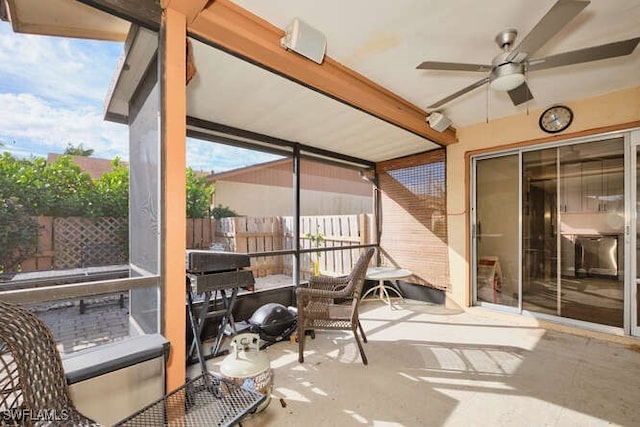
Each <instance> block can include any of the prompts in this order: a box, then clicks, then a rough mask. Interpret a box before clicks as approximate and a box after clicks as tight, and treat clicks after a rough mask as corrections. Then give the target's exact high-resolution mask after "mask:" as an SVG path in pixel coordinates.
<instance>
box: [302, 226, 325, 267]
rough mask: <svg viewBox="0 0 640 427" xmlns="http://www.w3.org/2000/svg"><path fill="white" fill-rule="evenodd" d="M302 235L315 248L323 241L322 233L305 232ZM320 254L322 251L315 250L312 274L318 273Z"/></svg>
mask: <svg viewBox="0 0 640 427" xmlns="http://www.w3.org/2000/svg"><path fill="white" fill-rule="evenodd" d="M304 237H306V238H307V239H308V240H309V241H310V242H311V244H312V245H314V246H315V248H316V249H318V248H319V247H320V244H321V243H322V242H324V234H322V233H318V234H311V233H307V234H305V235H304ZM321 256H322V252H320V251H316V256H315V259H313V260H312V262H313V275H314V276H319V275H320V257H321Z"/></svg>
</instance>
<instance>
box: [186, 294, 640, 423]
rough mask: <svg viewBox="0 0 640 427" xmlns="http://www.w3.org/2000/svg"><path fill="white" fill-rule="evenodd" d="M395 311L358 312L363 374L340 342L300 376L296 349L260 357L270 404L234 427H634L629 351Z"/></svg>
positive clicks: (535, 327) (442, 312)
mask: <svg viewBox="0 0 640 427" xmlns="http://www.w3.org/2000/svg"><path fill="white" fill-rule="evenodd" d="M395 307H396V308H395V309H394V310H391V309H390V308H389V307H388V306H386V305H384V304H382V303H381V302H379V301H366V302H364V303H363V304H362V305H361V319H362V323H363V326H364V329H365V332H366V333H367V337H368V339H369V342H368V343H367V344H365V351H366V353H367V356H368V358H369V365H368V366H364V365H363V364H362V362H361V360H360V356H359V354H358V351H357V348H356V346H355V342H354V340H353V337H352V336H351V334H350V333H342V332H325V331H322V332H320V331H319V332H318V333H317V334H316V339H315V340H311V339H310V338H309V337H307V345H306V351H305V363H304V364H299V363H298V360H297V344H293V343H290V342H282V343H278V344H275V345H273V346H271V347H269V348H267V349H266V350H265V351H266V352H267V354H268V355H269V357H270V359H271V366H272V368H273V371H274V390H273V394H272V398H271V399H272V400H271V403H270V405H269V406H268V408H267V409H266V410H264V411H263V412H261V413H258V414H255V415H253V416H252V417H251V418H250V419H248V420H244V421H243V422H242V424H243V426H245V427H249V426H266V425H269V426H301V425H315V426H356V425H371V426H599V425H622V426H637V425H640V405H638V391H639V390H640V345H639V344H640V341H637V340H634V339H626V338H616V339H615V340H614V341H617V342H613V341H608V340H601V339H599V338H594V336H593V334H585V336H580V335H574V334H568V333H565V332H561V331H558V330H552V329H545V328H543V327H542V326H541V325H540V324H539V322H538V321H536V320H535V319H531V318H525V317H521V316H511V315H502V314H495V313H491V312H487V311H486V310H482V309H474V310H471V311H468V312H463V311H455V310H450V309H446V308H444V307H442V306H434V305H429V304H426V303H421V302H416V301H411V300H407V301H405V302H404V303H397V304H395ZM590 335H591V336H590ZM614 338H615V337H614ZM222 360H223V358H222V357H219V358H216V359H212V360H210V361H208V364H209V367H210V369H211V370H212V371H214V372H219V366H218V365H219V364H220V363H221V362H222ZM191 368H194V367H193V366H192V367H191ZM195 369H197V366H196V367H195Z"/></svg>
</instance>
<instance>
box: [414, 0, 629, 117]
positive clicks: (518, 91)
mask: <svg viewBox="0 0 640 427" xmlns="http://www.w3.org/2000/svg"><path fill="white" fill-rule="evenodd" d="M589 3H590V1H576V0H558V1H557V2H556V4H554V5H553V7H552V8H551V9H549V11H548V12H547V14H546V15H545V16H544V17H543V18H542V19H541V20H540V22H538V23H537V24H536V26H535V27H534V28H533V29H532V30H531V32H530V33H529V34H527V35H526V36H525V37H524V39H523V40H522V41H521V42H520V44H519V45H517V46H516V47H513V46H514V42H515V40H516V36H517V35H518V32H517V31H516V30H515V29H511V28H510V29H507V30H504V31H501V32H500V33H498V35H497V36H496V37H495V41H496V43H497V44H498V46H499V47H500V48H501V49H502V50H503V52H502V53H500V54H498V55H497V56H496V57H495V58H493V61H492V62H491V65H485V64H465V63H458V62H437V61H426V62H423V63H422V64H420V65H418V67H417V68H418V69H420V70H441V71H472V72H480V73H488V75H487V76H485V77H483V78H482V79H481V80H478V81H477V82H475V83H473V84H472V85H470V86H467V87H465V88H464V89H460V90H459V91H457V92H455V93H453V94H451V95H449V96H447V97H446V98H443V99H441V100H440V101H438V102H436V103H434V104H432V105H430V106H429V107H427V108H428V109H436V108H439V107H441V106H442V105H444V104H446V103H448V102H450V101H452V100H454V99H456V98H458V97H460V96H462V95H464V94H465V93H467V92H470V91H472V90H473V89H476V88H478V87H480V86H482V85H484V84H485V83H489V86H490V87H491V88H492V89H494V90H497V91H503V92H507V93H508V94H509V97H510V98H511V101H512V102H513V105H520V104H522V103H525V102H527V101H530V100H532V99H533V95H532V94H531V91H530V90H529V87H528V86H527V82H526V81H525V72H529V71H537V70H545V69H548V68H555V67H562V66H565V65H573V64H579V63H582V62H590V61H597V60H600V59H607V58H615V57H618V56H624V55H628V54H630V53H631V52H633V50H634V49H635V48H636V46H637V45H638V42H640V37H636V38H633V39H629V40H623V41H618V42H614V43H607V44H603V45H600V46H593V47H589V48H585V49H579V50H574V51H571V52H565V53H560V54H557V55H551V56H547V57H542V58H531V55H533V54H534V53H536V52H537V51H538V50H539V49H540V48H541V47H542V46H543V45H544V44H545V43H546V42H547V41H548V40H549V39H551V37H553V36H554V35H555V34H556V33H558V32H559V31H560V30H561V29H562V28H563V27H564V26H565V25H567V24H568V23H569V21H571V20H572V19H573V18H574V17H575V16H576V15H578V13H580V11H582V9H584V8H585V7H587V5H588V4H589Z"/></svg>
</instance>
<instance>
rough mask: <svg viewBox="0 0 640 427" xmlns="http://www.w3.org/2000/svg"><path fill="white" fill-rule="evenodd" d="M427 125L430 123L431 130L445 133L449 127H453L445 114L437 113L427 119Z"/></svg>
mask: <svg viewBox="0 0 640 427" xmlns="http://www.w3.org/2000/svg"><path fill="white" fill-rule="evenodd" d="M427 123H429V126H430V127H431V129H433V130H435V131H437V132H444V131H445V130H447V128H448V127H449V126H451V120H450V119H449V118H448V117H446V116H445V115H444V114H442V113H439V112H437V111H434V112H432V113H431V114H429V116H428V117H427Z"/></svg>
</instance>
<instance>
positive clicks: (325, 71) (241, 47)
mask: <svg viewBox="0 0 640 427" xmlns="http://www.w3.org/2000/svg"><path fill="white" fill-rule="evenodd" d="M188 31H189V32H190V33H191V34H193V35H195V36H197V37H199V38H201V39H202V40H203V41H209V42H211V43H212V44H214V45H217V46H220V47H221V48H223V49H225V50H228V51H230V52H233V53H234V54H237V55H239V56H242V57H244V58H246V59H248V60H250V61H253V62H255V63H257V64H259V65H261V66H263V67H265V68H267V69H269V70H271V71H274V72H276V73H278V74H281V75H283V76H285V77H287V78H290V79H291V80H294V81H297V82H299V83H301V84H303V85H305V86H308V87H311V88H313V89H315V90H317V91H319V92H321V93H324V94H326V95H328V96H330V97H333V98H335V99H338V100H340V101H342V102H344V103H346V104H349V105H351V106H353V107H355V108H358V109H360V110H362V111H365V112H367V113H369V114H371V115H373V116H375V117H378V118H380V119H382V120H385V121H387V122H389V123H392V124H394V125H396V126H399V127H401V128H403V129H406V130H408V131H410V132H413V133H414V134H416V135H420V136H422V137H424V138H427V139H429V140H431V141H433V142H435V143H438V144H440V145H443V146H446V145H449V144H452V143H455V142H457V139H456V135H455V129H453V128H449V129H447V130H446V131H444V132H437V131H435V130H433V129H431V128H430V127H429V125H428V124H427V123H426V121H425V118H426V116H427V113H426V112H425V111H424V110H422V109H420V108H418V107H416V106H415V105H413V104H411V103H409V102H408V101H406V100H404V99H402V98H400V97H399V96H397V95H396V94H394V93H393V92H391V91H389V90H387V89H385V88H383V87H382V86H380V85H378V84H376V83H374V82H372V81H371V80H369V79H367V78H366V77H364V76H362V75H360V74H358V73H356V72H355V71H353V70H351V69H349V68H347V67H345V66H343V65H342V64H340V63H338V62H337V61H335V60H333V59H331V58H329V57H327V56H325V58H324V61H323V63H322V64H317V63H315V62H313V61H310V60H308V59H306V58H304V57H302V56H300V55H298V54H296V53H294V52H290V51H287V50H285V49H283V48H282V47H281V46H280V39H281V38H282V36H283V35H284V31H283V30H281V29H279V28H277V27H275V26H274V25H272V24H270V23H269V22H267V21H265V20H264V19H262V18H259V17H258V16H256V15H254V14H252V13H251V12H249V11H247V10H246V9H243V8H241V7H240V6H237V5H236V4H234V3H232V2H231V1H230V0H215V1H213V2H210V3H209V4H208V6H207V7H206V9H204V10H202V12H200V13H199V14H198V15H197V16H196V18H195V19H194V20H193V21H192V22H191V23H190V24H189V25H188Z"/></svg>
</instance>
